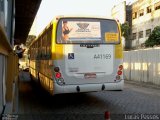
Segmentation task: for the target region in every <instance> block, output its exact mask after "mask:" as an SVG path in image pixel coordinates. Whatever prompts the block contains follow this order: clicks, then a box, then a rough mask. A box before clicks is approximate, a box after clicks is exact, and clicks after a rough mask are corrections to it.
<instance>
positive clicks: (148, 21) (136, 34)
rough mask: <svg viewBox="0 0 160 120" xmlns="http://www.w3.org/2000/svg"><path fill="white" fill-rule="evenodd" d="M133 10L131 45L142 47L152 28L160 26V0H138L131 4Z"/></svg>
mask: <svg viewBox="0 0 160 120" xmlns="http://www.w3.org/2000/svg"><path fill="white" fill-rule="evenodd" d="M131 11H132V16H130V17H132V24H131V36H130V39H131V47H132V48H137V47H142V46H144V43H145V41H146V40H147V39H148V37H149V35H150V34H151V32H152V30H153V29H154V28H155V27H156V26H160V1H159V0H138V1H137V2H135V3H133V4H132V5H131Z"/></svg>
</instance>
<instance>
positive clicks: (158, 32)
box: [145, 26, 160, 47]
mask: <svg viewBox="0 0 160 120" xmlns="http://www.w3.org/2000/svg"><path fill="white" fill-rule="evenodd" d="M154 45H160V26H157V27H155V28H154V30H153V31H152V33H151V34H150V36H149V37H148V39H147V40H146V42H145V46H146V47H153V46H154Z"/></svg>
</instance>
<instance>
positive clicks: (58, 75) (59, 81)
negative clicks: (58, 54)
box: [54, 67, 65, 85]
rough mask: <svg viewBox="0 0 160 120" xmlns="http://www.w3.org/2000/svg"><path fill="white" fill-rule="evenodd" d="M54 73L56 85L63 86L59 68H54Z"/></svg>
mask: <svg viewBox="0 0 160 120" xmlns="http://www.w3.org/2000/svg"><path fill="white" fill-rule="evenodd" d="M54 72H55V78H56V79H55V80H56V82H57V84H58V85H64V84H65V82H64V79H63V78H62V74H61V72H60V68H59V67H55V68H54Z"/></svg>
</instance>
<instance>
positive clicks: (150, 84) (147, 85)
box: [124, 80, 160, 89]
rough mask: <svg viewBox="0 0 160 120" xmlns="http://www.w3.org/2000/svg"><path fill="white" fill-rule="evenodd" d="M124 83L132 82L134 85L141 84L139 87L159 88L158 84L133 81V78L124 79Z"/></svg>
mask: <svg viewBox="0 0 160 120" xmlns="http://www.w3.org/2000/svg"><path fill="white" fill-rule="evenodd" d="M124 83H127V84H134V85H137V86H141V87H147V88H153V89H160V85H155V84H153V83H147V82H139V81H133V80H124Z"/></svg>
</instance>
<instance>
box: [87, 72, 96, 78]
mask: <svg viewBox="0 0 160 120" xmlns="http://www.w3.org/2000/svg"><path fill="white" fill-rule="evenodd" d="M84 78H85V79H90V78H96V74H95V73H86V74H84Z"/></svg>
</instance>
